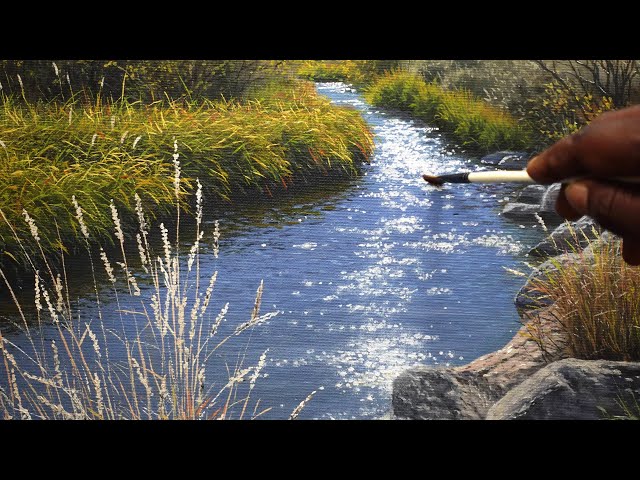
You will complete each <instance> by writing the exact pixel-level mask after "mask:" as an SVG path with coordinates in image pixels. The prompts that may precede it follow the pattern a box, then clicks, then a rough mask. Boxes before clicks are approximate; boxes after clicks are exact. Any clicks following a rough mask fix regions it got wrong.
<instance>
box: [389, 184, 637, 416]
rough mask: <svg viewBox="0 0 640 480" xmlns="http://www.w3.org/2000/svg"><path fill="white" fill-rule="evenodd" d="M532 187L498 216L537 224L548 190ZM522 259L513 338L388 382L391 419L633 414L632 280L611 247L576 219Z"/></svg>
mask: <svg viewBox="0 0 640 480" xmlns="http://www.w3.org/2000/svg"><path fill="white" fill-rule="evenodd" d="M531 188H532V187H527V189H524V190H523V191H522V192H520V194H519V195H518V197H517V198H516V202H514V203H513V204H511V205H509V204H507V205H506V206H505V208H504V211H503V214H504V213H505V212H511V211H513V210H514V209H513V208H512V207H513V206H518V209H519V210H520V214H519V215H518V217H517V219H518V221H521V222H524V223H526V222H527V221H539V222H541V223H544V221H543V220H542V218H541V217H540V215H541V214H546V215H547V216H549V215H550V214H551V212H550V211H549V210H548V208H549V204H550V203H551V204H552V203H553V199H551V200H550V199H549V198H548V197H555V194H556V193H557V189H556V188H554V187H549V188H548V189H546V190H545V188H543V189H542V191H540V190H539V189H538V190H530V189H531ZM524 202H527V203H524ZM524 207H527V208H524ZM527 217H529V218H527ZM534 218H535V220H534ZM528 256H529V257H531V260H530V261H531V262H533V263H535V264H536V267H535V268H533V270H532V272H531V274H530V275H529V276H528V278H527V281H526V283H525V284H524V286H523V287H522V288H521V289H520V290H519V291H518V293H517V294H516V295H515V298H514V303H515V305H516V307H517V310H518V314H519V315H520V322H521V323H522V324H523V326H522V327H521V328H520V330H519V331H518V332H517V333H516V335H515V336H514V337H513V339H511V341H510V342H509V343H507V344H506V345H505V346H504V347H502V348H500V349H498V350H496V351H494V352H491V353H489V354H487V355H484V356H482V357H480V358H478V359H476V360H474V361H472V362H470V363H468V364H466V365H462V366H458V367H453V368H429V367H426V366H425V367H417V368H413V369H410V370H407V371H406V372H404V373H403V374H401V375H400V376H398V378H396V379H395V381H394V389H393V400H392V403H393V413H392V416H391V417H392V418H400V419H602V418H626V419H631V418H638V417H639V416H640V410H638V404H637V398H639V395H640V381H639V380H638V379H639V378H640V377H639V376H638V372H640V363H639V362H638V361H637V360H638V358H639V355H638V345H640V343H639V341H640V334H638V318H639V315H638V309H639V305H638V301H637V294H636V292H637V288H638V285H639V284H640V276H639V274H638V273H639V272H638V271H637V269H633V268H632V267H629V266H626V265H624V263H623V262H622V260H621V257H620V239H619V238H617V237H616V236H614V235H611V234H609V233H606V232H605V233H601V231H600V230H599V228H598V227H597V225H596V224H595V223H594V222H593V221H592V220H590V219H588V218H586V217H585V218H582V219H581V220H579V221H576V222H571V223H563V224H561V225H559V226H558V227H556V228H555V229H554V230H553V231H550V232H549V235H548V236H547V238H545V239H544V240H543V241H542V242H540V243H539V244H538V245H536V246H535V247H534V248H532V249H531V250H530V252H529V255H528ZM513 273H519V272H517V271H513ZM519 274H522V273H519Z"/></svg>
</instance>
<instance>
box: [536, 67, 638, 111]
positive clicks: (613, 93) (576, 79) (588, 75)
mask: <svg viewBox="0 0 640 480" xmlns="http://www.w3.org/2000/svg"><path fill="white" fill-rule="evenodd" d="M536 63H537V64H538V65H539V66H540V68H541V69H542V70H544V71H545V72H547V73H548V74H549V75H551V77H553V79H554V80H555V81H556V82H557V83H558V84H560V85H561V86H562V87H563V88H565V89H566V90H567V91H568V93H569V94H570V95H571V97H584V96H587V95H593V96H597V97H600V98H602V97H609V98H610V99H611V102H612V104H613V107H614V108H621V107H625V106H627V105H629V103H630V102H631V94H632V92H633V90H634V87H635V84H634V79H635V78H636V77H637V76H638V73H639V68H638V67H639V65H638V62H637V60H562V61H544V60H536Z"/></svg>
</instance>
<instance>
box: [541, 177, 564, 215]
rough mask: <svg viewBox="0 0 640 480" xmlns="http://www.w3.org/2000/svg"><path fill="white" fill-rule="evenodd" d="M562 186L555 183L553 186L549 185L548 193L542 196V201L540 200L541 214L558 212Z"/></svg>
mask: <svg viewBox="0 0 640 480" xmlns="http://www.w3.org/2000/svg"><path fill="white" fill-rule="evenodd" d="M561 188H562V185H560V184H559V183H554V184H553V185H549V186H548V187H547V191H546V192H544V195H542V199H541V200H540V211H541V212H555V211H556V200H557V199H558V194H559V193H560V189H561Z"/></svg>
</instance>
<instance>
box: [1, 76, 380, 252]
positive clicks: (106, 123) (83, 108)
mask: <svg viewBox="0 0 640 480" xmlns="http://www.w3.org/2000/svg"><path fill="white" fill-rule="evenodd" d="M254 97H255V99H254V100H247V101H243V102H236V101H226V102H225V101H207V100H201V101H199V102H193V103H185V102H175V101H169V100H166V101H161V102H156V103H154V104H151V105H142V104H141V103H129V102H127V101H118V102H105V101H103V100H101V99H100V98H98V99H96V100H95V101H94V102H93V103H91V104H86V103H85V104H83V103H81V102H80V101H79V100H73V101H68V102H66V103H64V104H59V103H55V102H50V103H31V104H29V103H25V102H23V101H19V100H17V99H12V98H4V99H3V101H2V103H1V104H0V141H1V142H2V143H1V144H0V210H1V211H2V213H3V214H4V216H5V217H6V219H7V220H8V223H10V224H12V225H14V226H15V229H16V231H17V232H16V233H17V238H20V239H21V240H22V241H23V243H24V244H25V245H24V246H25V249H26V250H27V252H28V253H29V252H31V253H32V252H33V251H35V249H36V246H35V244H34V243H33V242H32V241H31V239H32V236H31V234H30V232H29V227H28V225H27V224H26V222H25V221H24V218H23V209H24V210H25V211H26V212H28V214H29V215H30V216H31V217H33V218H34V219H35V220H36V223H37V224H38V227H39V236H40V237H41V239H42V241H41V242H40V244H41V246H42V248H43V249H44V251H53V250H58V249H59V248H61V247H62V245H63V244H64V245H69V242H67V240H69V239H73V238H75V233H77V228H78V227H77V222H75V221H74V213H75V210H74V208H73V205H72V203H71V197H72V196H73V195H75V196H76V198H77V200H78V202H79V203H80V204H81V205H82V206H83V208H84V210H85V216H86V217H87V223H88V224H89V225H90V233H91V236H92V238H94V239H107V238H109V237H110V235H109V233H110V231H111V229H112V225H111V218H110V214H109V204H110V201H111V199H113V200H114V201H115V203H116V205H117V206H118V208H119V209H120V212H121V215H122V216H123V218H124V219H125V220H126V219H128V218H132V217H134V207H135V206H134V205H133V204H132V199H133V197H134V194H135V193H138V194H139V195H140V196H141V197H142V199H143V203H144V204H145V206H146V207H147V209H148V210H150V211H152V212H153V215H154V216H156V217H162V216H163V215H165V214H166V213H167V212H168V209H169V206H170V205H171V203H172V201H173V199H174V197H173V195H174V192H173V165H172V154H173V152H174V139H175V141H176V142H177V145H178V148H179V151H180V156H179V161H180V164H181V168H182V176H183V182H182V184H181V185H182V186H181V188H182V189H183V192H182V193H183V194H184V193H186V191H188V190H190V189H191V188H193V181H194V179H195V178H196V177H199V178H200V181H201V182H202V184H203V187H204V193H205V195H207V197H208V198H209V199H211V200H212V201H213V203H215V204H221V203H222V204H229V203H232V202H234V201H237V200H238V199H242V198H256V197H258V198H259V197H260V196H272V195H277V194H278V193H280V192H282V191H284V190H288V189H291V188H292V187H299V186H300V187H304V186H305V185H308V184H317V183H319V180H321V179H324V178H326V177H327V176H346V177H350V176H355V175H356V174H357V172H358V164H359V163H361V162H362V161H366V160H367V159H368V157H369V156H370V154H371V152H372V149H373V140H372V135H371V133H370V131H369V129H368V127H367V125H366V123H365V122H364V120H363V119H362V117H361V116H360V114H359V113H358V112H356V111H355V110H353V109H349V108H342V107H335V106H333V105H331V104H330V102H329V101H328V100H327V99H324V98H322V97H319V96H318V95H317V94H316V92H315V90H314V88H313V86H312V85H310V84H308V83H297V84H293V85H292V84H289V85H278V86H277V91H275V90H273V89H271V90H263V91H258V92H254ZM125 223H126V222H125ZM37 248H38V249H39V248H40V247H37ZM18 251H21V249H20V248H19V246H18V245H17V240H16V235H13V233H12V232H11V229H10V228H9V226H8V224H7V222H5V221H2V220H1V219H0V252H1V253H2V254H1V255H0V263H2V262H3V261H6V260H7V258H8V257H9V258H14V257H15V256H16V253H17V252H18Z"/></svg>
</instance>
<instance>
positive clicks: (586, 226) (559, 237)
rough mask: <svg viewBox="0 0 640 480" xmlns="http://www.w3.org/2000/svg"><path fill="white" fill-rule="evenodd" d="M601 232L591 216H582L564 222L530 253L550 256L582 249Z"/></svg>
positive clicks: (538, 255)
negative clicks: (572, 220) (575, 219)
mask: <svg viewBox="0 0 640 480" xmlns="http://www.w3.org/2000/svg"><path fill="white" fill-rule="evenodd" d="M599 232H600V228H599V227H598V225H597V224H596V222H595V221H594V220H593V219H592V218H590V217H582V218H580V219H579V220H577V221H575V222H564V223H562V224H561V225H559V226H558V227H556V228H555V230H553V231H552V232H551V233H550V234H549V236H548V237H547V238H545V239H544V240H543V241H542V242H540V243H538V245H536V246H535V247H533V248H532V249H531V251H530V252H529V255H531V256H534V257H548V256H551V255H559V254H561V253H566V252H571V251H578V250H582V249H583V248H585V247H587V246H589V244H590V243H591V242H592V241H594V240H595V239H597V238H598V236H599Z"/></svg>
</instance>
